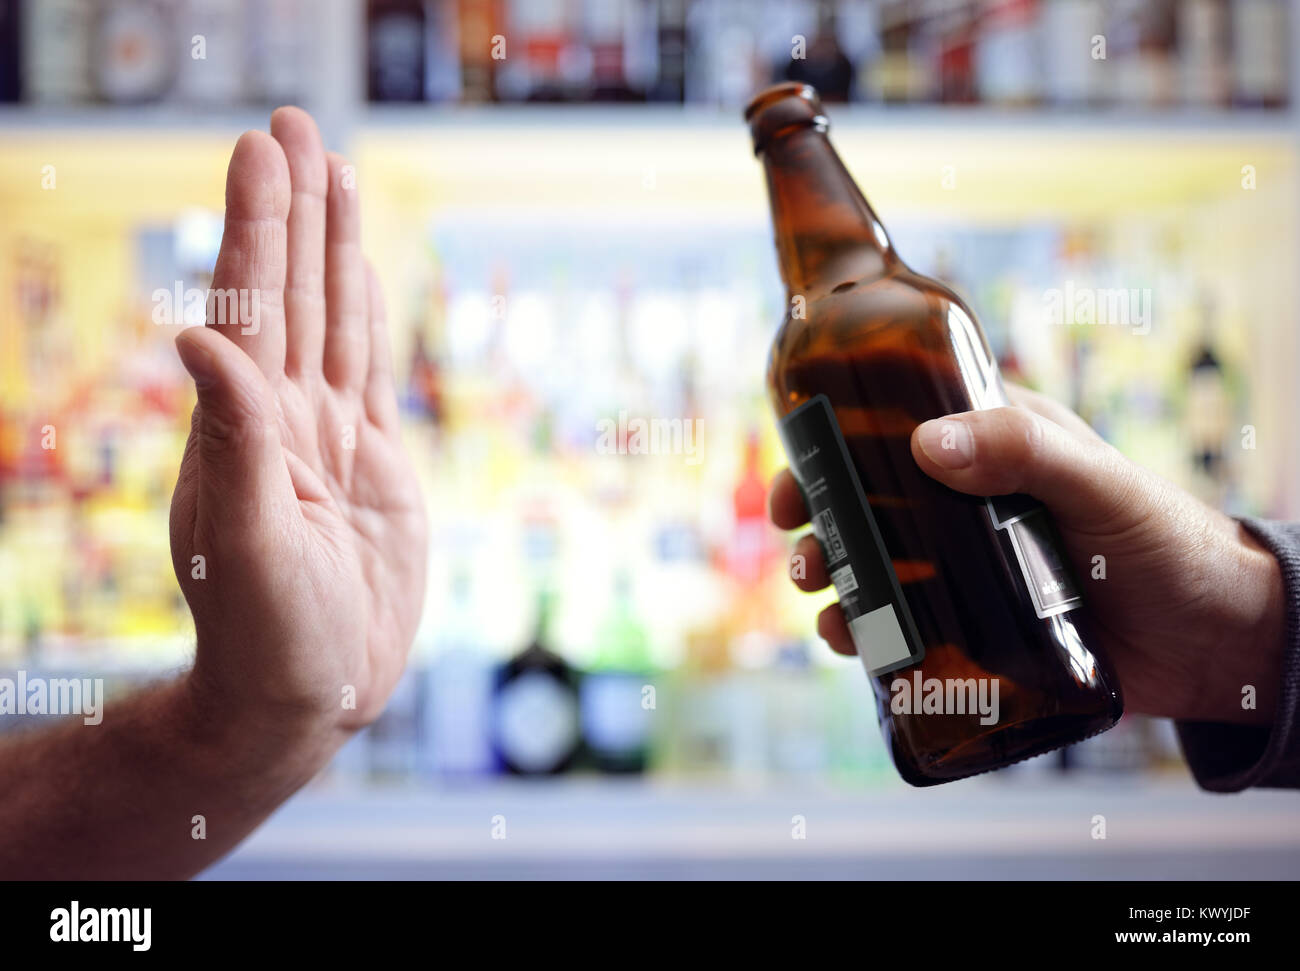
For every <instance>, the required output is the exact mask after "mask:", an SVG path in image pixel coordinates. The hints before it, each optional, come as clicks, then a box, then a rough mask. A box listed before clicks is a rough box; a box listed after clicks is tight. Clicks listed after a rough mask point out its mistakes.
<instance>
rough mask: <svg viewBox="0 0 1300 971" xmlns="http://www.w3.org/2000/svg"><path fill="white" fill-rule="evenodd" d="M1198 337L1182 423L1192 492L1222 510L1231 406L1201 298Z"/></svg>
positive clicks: (1209, 309)
mask: <svg viewBox="0 0 1300 971" xmlns="http://www.w3.org/2000/svg"><path fill="white" fill-rule="evenodd" d="M1200 309H1201V320H1200V327H1199V331H1200V332H1199V334H1198V335H1197V337H1196V343H1195V344H1194V345H1193V348H1192V352H1191V355H1190V367H1189V368H1188V374H1187V394H1186V405H1185V408H1186V410H1185V422H1186V433H1187V438H1188V444H1189V446H1190V451H1191V455H1190V458H1191V465H1192V475H1191V479H1190V484H1191V490H1192V492H1193V493H1195V494H1196V495H1197V496H1198V497H1199V498H1200V499H1201V500H1203V501H1204V502H1207V503H1209V504H1210V505H1212V506H1215V507H1216V508H1222V506H1223V503H1224V500H1225V499H1226V498H1227V494H1228V489H1229V485H1230V482H1229V473H1230V471H1231V470H1230V469H1229V468H1228V464H1227V459H1226V456H1225V453H1224V449H1225V446H1226V444H1227V441H1228V433H1229V431H1230V429H1231V427H1232V424H1233V422H1232V418H1233V402H1232V396H1231V394H1230V393H1229V387H1228V381H1227V376H1226V374H1225V371H1224V366H1223V361H1222V358H1221V355H1220V352H1219V350H1218V346H1217V345H1218V342H1217V339H1216V337H1215V334H1214V331H1215V326H1214V308H1213V304H1212V301H1211V298H1210V297H1209V295H1208V294H1207V295H1203V296H1202V297H1201V308H1200Z"/></svg>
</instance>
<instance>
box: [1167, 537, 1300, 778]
mask: <svg viewBox="0 0 1300 971" xmlns="http://www.w3.org/2000/svg"><path fill="white" fill-rule="evenodd" d="M1241 522H1242V525H1244V526H1245V527H1246V528H1247V529H1249V530H1250V531H1251V533H1252V534H1254V536H1255V537H1256V538H1257V539H1258V540H1259V541H1260V542H1261V543H1263V544H1264V546H1265V547H1267V548H1268V549H1269V550H1270V551H1271V552H1272V553H1273V555H1274V556H1276V557H1277V562H1278V564H1279V565H1280V566H1281V567H1282V583H1283V586H1284V587H1285V589H1286V645H1285V647H1284V649H1283V654H1282V670H1281V671H1279V672H1278V677H1279V678H1280V680H1281V687H1282V690H1281V692H1280V694H1279V697H1278V704H1277V717H1276V718H1275V719H1274V721H1273V724H1272V726H1271V727H1270V726H1250V725H1226V724H1217V723H1214V722H1177V723H1176V724H1177V726H1178V737H1179V740H1180V742H1181V743H1182V748H1183V756H1184V757H1185V758H1186V759H1187V764H1188V766H1189V767H1190V768H1191V770H1192V775H1193V776H1195V778H1196V781H1197V783H1198V784H1199V785H1200V786H1201V787H1202V788H1203V789H1209V790H1210V791H1212V792H1239V791H1241V790H1242V789H1249V788H1250V787H1251V786H1262V787H1265V788H1272V789H1296V788H1300V724H1297V720H1298V719H1300V523H1278V522H1269V521H1267V520H1260V519H1242V520H1241Z"/></svg>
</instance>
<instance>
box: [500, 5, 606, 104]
mask: <svg viewBox="0 0 1300 971" xmlns="http://www.w3.org/2000/svg"><path fill="white" fill-rule="evenodd" d="M505 9H506V24H507V28H508V29H507V30H506V31H504V32H503V33H502V35H501V36H502V37H506V38H508V43H509V44H511V45H513V48H514V49H513V51H511V52H510V54H509V56H508V57H506V58H505V59H503V60H498V61H496V62H495V63H494V65H493V66H495V67H496V70H497V74H496V77H495V92H496V96H497V97H498V99H499V100H501V101H538V102H559V101H579V100H586V97H587V95H588V93H589V92H590V89H591V81H592V54H591V49H590V48H589V47H588V45H587V41H586V38H585V37H584V36H583V35H582V24H581V23H580V21H579V19H578V14H579V13H580V11H579V10H578V9H577V8H575V7H573V6H572V5H570V4H568V3H566V2H564V0H511V2H510V3H509V4H508V5H507V6H506V8H505Z"/></svg>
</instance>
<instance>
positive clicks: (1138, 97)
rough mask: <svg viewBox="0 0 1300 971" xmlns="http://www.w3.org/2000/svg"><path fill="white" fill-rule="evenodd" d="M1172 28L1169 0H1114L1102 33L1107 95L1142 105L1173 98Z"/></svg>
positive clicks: (1161, 103) (1158, 105)
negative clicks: (1105, 46)
mask: <svg viewBox="0 0 1300 971" xmlns="http://www.w3.org/2000/svg"><path fill="white" fill-rule="evenodd" d="M1176 30H1177V11H1176V9H1175V6H1174V4H1173V3H1172V0H1118V2H1117V3H1116V4H1115V5H1114V6H1113V7H1112V8H1111V18H1110V24H1109V27H1108V30H1107V32H1106V33H1107V37H1108V38H1109V47H1108V49H1107V58H1106V59H1107V61H1109V62H1110V67H1109V72H1108V77H1109V80H1110V92H1111V100H1113V101H1114V102H1115V103H1116V104H1119V105H1125V106H1132V107H1141V108H1164V107H1168V106H1170V105H1172V104H1173V103H1174V102H1175V101H1176V100H1177V96H1178V61H1177V58H1176V55H1175V41H1176Z"/></svg>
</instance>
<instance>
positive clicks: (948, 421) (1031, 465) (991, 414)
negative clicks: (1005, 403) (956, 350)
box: [912, 407, 1158, 532]
mask: <svg viewBox="0 0 1300 971" xmlns="http://www.w3.org/2000/svg"><path fill="white" fill-rule="evenodd" d="M912 456H913V458H915V459H916V463H917V465H919V466H920V467H921V471H923V472H924V473H925V474H926V475H928V476H930V477H931V478H933V479H937V480H938V481H939V482H942V483H943V484H944V485H946V486H948V487H949V488H951V489H955V490H956V491H958V492H964V493H967V494H968V495H974V496H1001V495H1008V494H1010V493H1014V492H1021V493H1027V494H1029V495H1031V496H1033V497H1034V498H1035V499H1038V500H1039V501H1040V502H1042V503H1043V504H1044V505H1045V506H1047V508H1048V509H1049V510H1050V511H1051V513H1052V515H1053V518H1055V519H1056V521H1057V523H1058V524H1059V525H1060V526H1061V527H1063V528H1066V529H1075V530H1087V531H1105V532H1119V531H1122V530H1124V529H1127V528H1129V527H1131V526H1134V525H1137V524H1138V523H1140V522H1142V521H1143V520H1144V519H1146V517H1147V516H1148V515H1149V514H1150V512H1151V510H1150V508H1149V507H1150V504H1151V498H1150V497H1151V496H1153V495H1157V494H1158V491H1157V490H1153V489H1152V488H1151V487H1150V486H1151V484H1150V482H1148V481H1147V478H1148V476H1149V473H1147V472H1145V471H1144V470H1143V469H1141V468H1139V467H1138V466H1136V465H1134V464H1133V463H1132V462H1130V461H1129V460H1128V459H1126V458H1124V456H1123V455H1121V454H1120V453H1119V452H1118V451H1116V450H1115V449H1114V448H1112V447H1111V446H1110V445H1107V444H1106V443H1105V442H1103V441H1102V440H1101V439H1099V438H1097V439H1087V438H1080V437H1076V436H1074V435H1071V434H1070V433H1069V432H1067V431H1066V430H1065V429H1064V428H1062V427H1061V426H1060V425H1058V424H1056V423H1055V422H1053V421H1051V420H1049V419H1047V418H1044V417H1043V416H1042V415H1039V414H1036V413H1035V412H1032V411H1029V410H1028V409H1025V408H1015V407H1011V408H990V409H988V410H983V411H967V412H962V413H961V414H956V415H948V416H946V417H944V418H935V419H932V420H930V421H926V422H922V423H921V424H920V425H918V426H917V428H916V430H915V431H913V432H912Z"/></svg>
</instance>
